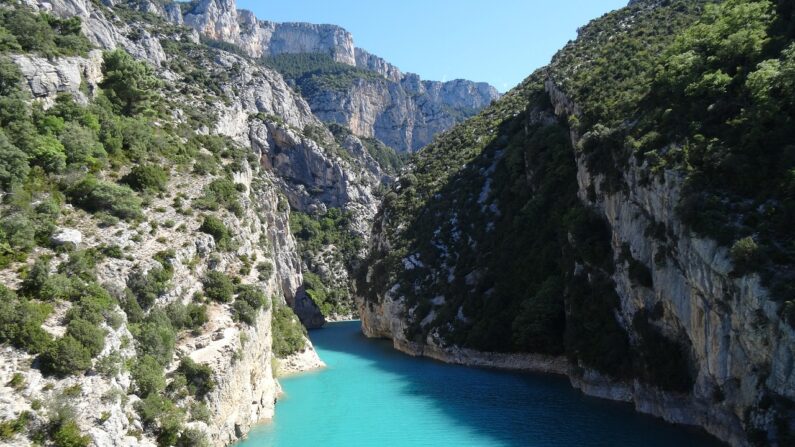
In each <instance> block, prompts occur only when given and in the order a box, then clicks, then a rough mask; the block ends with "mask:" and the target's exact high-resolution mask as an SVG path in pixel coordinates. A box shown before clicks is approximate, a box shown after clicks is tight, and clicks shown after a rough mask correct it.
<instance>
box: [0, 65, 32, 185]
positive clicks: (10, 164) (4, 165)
mask: <svg viewBox="0 0 795 447" xmlns="http://www.w3.org/2000/svg"><path fill="white" fill-rule="evenodd" d="M1 64H3V59H0V65H1ZM15 66H16V65H15ZM1 69H2V68H0V70H1ZM3 82H4V81H3V79H2V75H1V74H0V92H2V91H3ZM28 172H30V166H29V165H28V157H27V155H26V154H25V152H23V151H22V150H20V149H19V148H17V147H16V146H14V145H13V144H11V142H10V141H8V138H7V137H6V135H5V133H3V132H2V131H0V190H5V191H10V190H11V187H12V186H14V185H18V184H20V183H22V182H23V181H24V180H25V179H26V178H27V176H28Z"/></svg>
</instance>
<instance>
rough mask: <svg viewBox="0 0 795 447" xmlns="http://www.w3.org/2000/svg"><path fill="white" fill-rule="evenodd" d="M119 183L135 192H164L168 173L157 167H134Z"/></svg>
mask: <svg viewBox="0 0 795 447" xmlns="http://www.w3.org/2000/svg"><path fill="white" fill-rule="evenodd" d="M121 182H122V183H124V184H125V185H127V186H129V187H130V188H132V189H134V190H136V191H154V192H158V191H165V190H166V185H167V184H168V171H166V170H165V169H163V168H162V167H160V166H157V165H139V166H134V167H133V168H132V170H130V173H129V174H127V175H125V176H124V177H123V178H122V179H121Z"/></svg>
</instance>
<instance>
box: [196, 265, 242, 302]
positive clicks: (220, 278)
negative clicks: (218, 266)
mask: <svg viewBox="0 0 795 447" xmlns="http://www.w3.org/2000/svg"><path fill="white" fill-rule="evenodd" d="M202 285H204V294H205V295H207V297H208V298H210V299H211V300H213V301H217V302H219V303H228V302H230V301H232V295H233V293H234V291H235V287H234V284H232V280H231V279H229V277H228V276H227V275H226V274H224V273H223V272H218V271H210V272H207V275H206V276H205V277H204V279H203V280H202Z"/></svg>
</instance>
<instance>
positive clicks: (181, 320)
mask: <svg viewBox="0 0 795 447" xmlns="http://www.w3.org/2000/svg"><path fill="white" fill-rule="evenodd" d="M166 313H167V314H168V318H169V319H170V320H171V324H172V325H173V326H174V328H175V329H191V330H196V329H198V328H200V327H202V326H203V325H204V323H207V321H208V318H207V306H205V305H203V304H196V303H188V305H184V304H182V303H180V302H174V303H171V304H169V305H168V306H167V307H166Z"/></svg>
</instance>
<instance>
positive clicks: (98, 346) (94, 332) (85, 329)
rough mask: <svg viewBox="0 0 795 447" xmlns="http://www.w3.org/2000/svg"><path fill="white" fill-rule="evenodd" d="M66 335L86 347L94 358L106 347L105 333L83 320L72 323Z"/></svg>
mask: <svg viewBox="0 0 795 447" xmlns="http://www.w3.org/2000/svg"><path fill="white" fill-rule="evenodd" d="M66 333H67V335H69V336H71V337H72V338H74V339H75V340H77V341H79V342H80V343H81V344H82V345H83V346H85V347H86V349H88V352H89V353H90V354H91V356H92V357H96V356H97V355H99V353H100V352H102V349H103V348H104V347H105V331H104V330H103V329H101V328H99V327H97V326H96V325H95V324H93V323H91V322H89V321H86V320H83V319H81V318H75V319H73V320H72V321H70V322H69V325H68V326H67V327H66Z"/></svg>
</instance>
